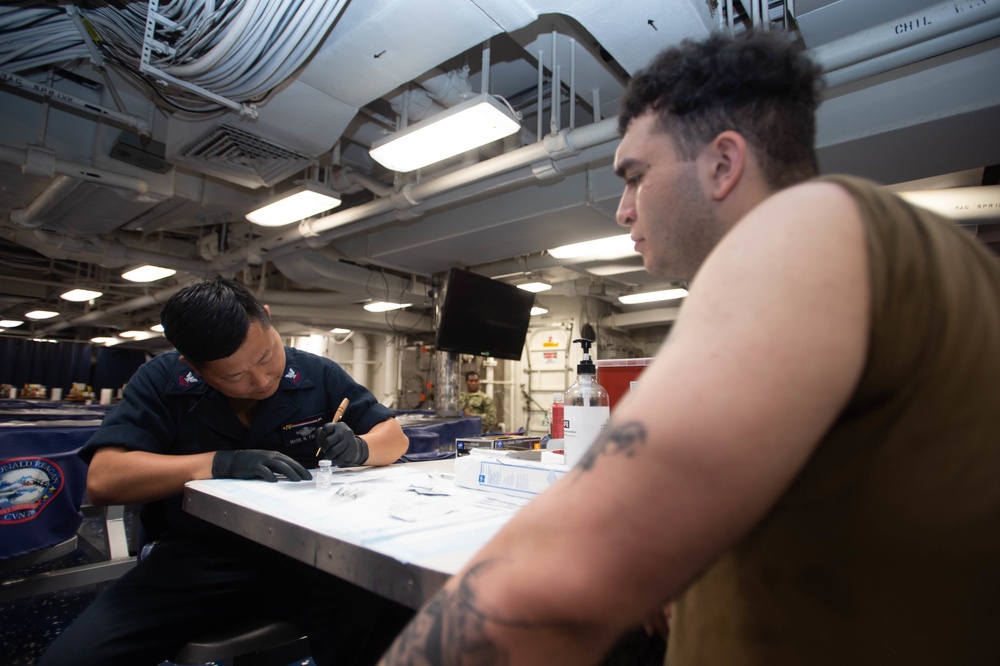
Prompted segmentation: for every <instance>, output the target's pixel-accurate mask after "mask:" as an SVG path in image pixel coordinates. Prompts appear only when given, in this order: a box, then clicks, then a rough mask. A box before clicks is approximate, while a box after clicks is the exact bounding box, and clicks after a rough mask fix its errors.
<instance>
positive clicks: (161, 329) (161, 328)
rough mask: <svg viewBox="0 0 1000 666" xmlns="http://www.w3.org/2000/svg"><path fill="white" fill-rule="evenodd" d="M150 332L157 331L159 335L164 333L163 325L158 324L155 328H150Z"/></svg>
mask: <svg viewBox="0 0 1000 666" xmlns="http://www.w3.org/2000/svg"><path fill="white" fill-rule="evenodd" d="M149 330H151V331H155V332H157V333H163V324H156V325H154V326H150V327H149Z"/></svg>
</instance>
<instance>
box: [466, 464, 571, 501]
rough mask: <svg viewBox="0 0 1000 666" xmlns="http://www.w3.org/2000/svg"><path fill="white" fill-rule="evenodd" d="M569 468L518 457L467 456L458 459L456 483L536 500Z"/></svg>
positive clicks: (475, 488)
mask: <svg viewBox="0 0 1000 666" xmlns="http://www.w3.org/2000/svg"><path fill="white" fill-rule="evenodd" d="M569 471H570V468H569V467H566V466H565V465H551V464H545V463H541V462H533V461H530V460H518V459H516V458H494V457H492V456H467V457H464V458H456V459H455V483H456V484H458V485H460V486H462V487H463V488H472V489H474V490H489V491H492V492H498V493H504V494H505V495H514V496H515V497H529V498H530V497H534V496H535V495H537V494H538V493H540V492H542V491H543V490H545V489H546V488H548V487H549V486H551V485H552V484H553V483H555V482H556V481H558V480H559V479H561V478H562V477H563V476H565V475H566V474H567V473H569Z"/></svg>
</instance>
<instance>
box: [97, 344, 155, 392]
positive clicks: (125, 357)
mask: <svg viewBox="0 0 1000 666" xmlns="http://www.w3.org/2000/svg"><path fill="white" fill-rule="evenodd" d="M145 362H146V353H145V352H143V351H140V350H138V349H118V348H117V347H99V348H98V349H97V363H96V364H95V365H94V382H93V384H92V386H93V387H94V390H95V391H98V390H100V389H102V388H114V389H117V388H121V387H122V386H124V385H125V384H127V383H128V380H129V379H131V378H132V375H133V374H135V371H136V370H138V369H139V366H140V365H142V364H143V363H145Z"/></svg>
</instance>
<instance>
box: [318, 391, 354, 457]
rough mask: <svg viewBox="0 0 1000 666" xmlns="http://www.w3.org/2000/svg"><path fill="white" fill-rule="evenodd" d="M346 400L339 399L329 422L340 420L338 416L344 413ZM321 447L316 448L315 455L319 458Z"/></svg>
mask: <svg viewBox="0 0 1000 666" xmlns="http://www.w3.org/2000/svg"><path fill="white" fill-rule="evenodd" d="M347 404H348V400H347V398H344V399H343V400H341V401H340V406H339V407H337V411H336V412H334V413H333V421H331V423H336V422H337V421H339V420H340V417H341V416H343V415H344V411H345V410H346V409H347ZM322 451H323V447H322V446H321V447H319V448H318V449H316V457H317V458H319V454H320V453H322Z"/></svg>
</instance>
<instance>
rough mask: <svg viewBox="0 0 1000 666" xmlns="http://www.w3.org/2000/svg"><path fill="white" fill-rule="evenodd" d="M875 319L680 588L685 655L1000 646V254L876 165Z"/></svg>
mask: <svg viewBox="0 0 1000 666" xmlns="http://www.w3.org/2000/svg"><path fill="white" fill-rule="evenodd" d="M821 180H830V181H834V182H837V183H839V184H841V185H842V186H843V187H845V188H846V189H848V190H849V191H850V192H852V193H853V194H854V196H855V198H856V200H857V203H858V206H859V208H860V210H861V211H862V215H863V217H864V220H865V228H866V234H867V244H868V253H869V267H870V270H869V273H870V279H871V290H872V294H873V303H872V322H873V323H872V330H871V334H870V340H869V353H868V359H867V363H866V367H865V370H864V373H863V376H862V378H861V381H860V383H859V386H858V388H857V390H856V392H855V394H854V396H853V397H852V399H851V401H850V403H849V405H848V407H847V408H846V409H845V411H844V413H842V414H841V416H840V418H839V419H838V420H837V421H836V423H835V424H834V425H833V427H832V428H831V430H830V432H829V433H828V434H827V436H826V437H825V438H824V440H823V441H822V442H821V444H820V445H819V447H818V448H817V450H816V452H815V453H814V455H813V456H812V457H811V459H810V460H809V462H808V463H807V464H806V466H805V468H804V469H803V470H802V472H801V473H800V474H799V475H798V477H797V478H796V479H795V481H794V482H793V484H792V485H791V487H790V488H789V489H788V491H787V492H786V493H785V494H784V496H782V498H781V499H780V501H779V502H778V504H777V505H776V506H775V507H774V508H773V509H772V510H771V511H770V512H769V513H768V514H767V515H766V516H765V518H764V519H763V520H762V522H761V523H760V524H759V525H758V526H757V527H756V528H755V529H754V530H753V531H752V532H751V533H750V534H749V535H748V536H747V537H746V538H744V539H743V540H742V541H740V542H739V543H738V544H737V545H736V546H735V547H734V548H733V549H732V550H731V551H730V552H728V553H726V554H725V555H724V556H723V557H722V558H721V559H720V560H719V561H717V562H716V563H715V564H714V565H713V566H711V567H710V568H709V569H708V570H707V571H706V572H705V573H704V575H702V576H701V577H700V578H699V579H698V580H696V581H695V582H694V583H693V584H692V585H691V586H690V588H689V589H688V590H687V591H686V592H685V593H684V594H683V595H682V597H681V601H680V603H679V604H678V607H677V609H676V612H675V619H674V624H673V628H672V632H671V638H670V645H669V651H668V656H667V662H666V663H668V664H669V665H670V666H693V665H701V664H704V665H710V666H731V665H749V664H754V665H758V666H781V665H784V664H789V665H791V664H794V665H797V666H799V665H801V666H820V665H825V664H831V665H836V666H847V665H851V666H855V665H858V664H878V665H879V666H887V665H890V664H905V665H907V666H913V665H916V664H928V665H931V664H933V665H934V666H942V665H943V664H949V665H950V664H963V665H966V664H991V665H995V664H998V663H1000V261H998V259H997V257H995V256H994V255H993V254H992V253H990V252H989V251H988V250H986V249H985V248H984V247H982V246H981V245H980V244H979V243H978V242H977V241H976V240H975V239H974V238H972V237H971V235H970V234H968V233H967V232H965V231H963V230H960V229H958V228H957V227H956V226H955V225H953V224H952V223H950V222H947V221H944V220H942V219H940V218H938V217H936V216H934V215H932V214H930V213H926V212H924V211H921V210H920V209H915V208H912V207H910V206H908V205H907V204H905V203H904V202H902V201H901V200H900V199H898V198H897V197H894V196H891V195H888V194H885V193H882V192H880V191H878V190H877V189H876V188H875V187H874V185H873V184H871V183H867V182H866V181H862V180H860V179H854V178H845V177H831V178H824V179H821Z"/></svg>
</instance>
